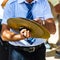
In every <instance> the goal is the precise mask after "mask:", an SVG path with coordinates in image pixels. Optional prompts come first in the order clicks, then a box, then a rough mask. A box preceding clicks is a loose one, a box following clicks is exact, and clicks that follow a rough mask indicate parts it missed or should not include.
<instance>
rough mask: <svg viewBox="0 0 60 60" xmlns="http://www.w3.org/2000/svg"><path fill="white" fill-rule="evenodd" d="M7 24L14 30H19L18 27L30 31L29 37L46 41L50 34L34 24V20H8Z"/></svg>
mask: <svg viewBox="0 0 60 60" xmlns="http://www.w3.org/2000/svg"><path fill="white" fill-rule="evenodd" d="M7 24H8V26H9V27H10V28H12V29H14V30H19V29H20V27H25V28H27V29H29V30H30V32H31V37H33V38H44V39H48V38H49V37H50V33H49V32H48V31H47V29H46V28H44V27H43V26H41V25H40V24H38V23H37V22H35V21H34V20H28V19H25V18H9V19H8V20H7Z"/></svg>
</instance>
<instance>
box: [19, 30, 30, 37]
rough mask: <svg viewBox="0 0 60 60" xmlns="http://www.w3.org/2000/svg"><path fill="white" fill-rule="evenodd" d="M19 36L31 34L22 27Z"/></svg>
mask: <svg viewBox="0 0 60 60" xmlns="http://www.w3.org/2000/svg"><path fill="white" fill-rule="evenodd" d="M20 35H21V37H25V38H29V37H30V36H31V34H30V31H29V30H27V29H22V30H21V31H20Z"/></svg>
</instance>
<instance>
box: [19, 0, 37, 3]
mask: <svg viewBox="0 0 60 60" xmlns="http://www.w3.org/2000/svg"><path fill="white" fill-rule="evenodd" d="M25 1H26V0H18V3H23V2H25ZM33 2H38V0H34V1H33Z"/></svg>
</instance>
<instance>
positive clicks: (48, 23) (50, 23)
mask: <svg viewBox="0 0 60 60" xmlns="http://www.w3.org/2000/svg"><path fill="white" fill-rule="evenodd" d="M35 21H36V22H37V23H39V24H40V25H42V26H43V27H45V28H46V29H47V30H48V31H49V32H50V34H55V32H56V26H55V22H54V19H53V18H48V19H46V20H41V19H35Z"/></svg>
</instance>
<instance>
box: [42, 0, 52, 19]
mask: <svg viewBox="0 0 60 60" xmlns="http://www.w3.org/2000/svg"><path fill="white" fill-rule="evenodd" d="M43 9H44V10H43V13H44V19H45V20H46V19H48V18H53V15H52V12H51V8H50V5H49V3H48V1H47V0H45V2H44V7H43Z"/></svg>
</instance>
